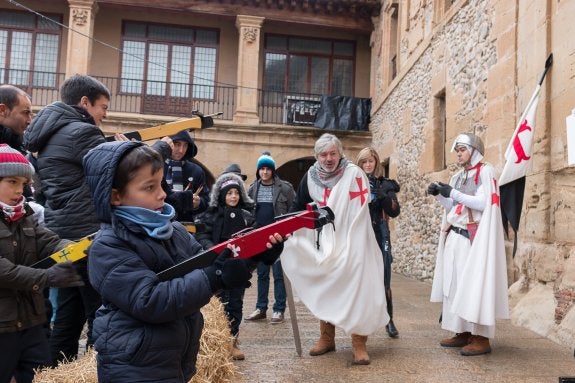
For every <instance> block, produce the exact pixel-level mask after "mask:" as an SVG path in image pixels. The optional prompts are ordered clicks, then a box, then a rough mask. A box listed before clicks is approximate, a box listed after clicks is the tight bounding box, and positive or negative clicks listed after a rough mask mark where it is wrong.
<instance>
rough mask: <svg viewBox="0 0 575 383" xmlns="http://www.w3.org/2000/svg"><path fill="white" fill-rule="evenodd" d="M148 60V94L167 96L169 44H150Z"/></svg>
mask: <svg viewBox="0 0 575 383" xmlns="http://www.w3.org/2000/svg"><path fill="white" fill-rule="evenodd" d="M148 60H149V64H148V77H147V87H146V94H148V95H153V96H165V95H166V79H167V75H168V68H167V67H168V46H167V45H165V44H150V50H149V56H148Z"/></svg>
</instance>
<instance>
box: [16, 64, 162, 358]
mask: <svg viewBox="0 0 575 383" xmlns="http://www.w3.org/2000/svg"><path fill="white" fill-rule="evenodd" d="M60 96H61V98H62V102H60V101H57V102H54V103H52V104H50V105H48V106H46V107H45V108H44V109H42V110H41V111H40V112H39V113H38V116H37V117H36V118H35V119H34V121H33V122H32V123H31V124H30V126H29V127H28V129H27V130H26V132H25V134H24V146H25V147H26V149H28V150H29V151H31V152H36V153H37V163H36V165H37V167H38V173H39V174H40V178H41V182H42V192H43V194H44V196H45V198H46V206H45V208H46V210H45V213H44V214H45V222H46V226H48V228H50V229H51V230H53V231H54V232H56V233H57V234H58V235H59V236H60V237H61V238H65V239H70V240H78V239H80V238H83V237H85V236H87V235H89V234H92V233H94V232H96V231H98V229H99V228H100V222H99V221H98V219H97V217H96V213H95V211H94V207H93V205H92V201H91V197H90V191H89V189H88V186H87V185H86V181H85V174H84V169H83V167H82V158H83V157H84V155H85V154H86V153H87V152H88V151H89V150H90V149H92V148H94V147H96V146H98V145H99V144H101V143H104V142H105V141H106V140H105V138H104V134H103V133H102V131H101V130H100V128H99V126H100V125H101V123H102V120H103V119H104V118H106V113H107V110H108V104H109V102H110V92H109V91H108V89H107V88H106V86H104V84H102V83H101V82H100V81H98V80H96V79H95V78H92V77H90V76H83V75H75V76H72V77H70V78H68V79H67V80H66V81H64V83H63V84H62V87H61V89H60ZM120 136H121V135H120ZM117 138H118V139H124V138H125V137H117ZM158 145H164V148H163V149H164V150H167V151H169V148H166V147H167V146H168V144H167V143H165V142H163V141H159V142H158ZM76 267H77V269H78V271H79V272H80V274H82V275H83V277H84V281H85V284H86V285H85V286H84V287H72V288H64V289H59V290H58V297H57V309H56V318H55V321H54V327H53V331H52V336H51V338H50V352H51V354H52V361H53V363H54V364H56V363H57V362H58V361H61V360H63V359H64V358H66V359H71V358H75V357H76V356H77V355H78V340H79V339H80V335H81V333H82V329H83V327H84V324H85V323H86V321H87V323H88V334H87V335H88V339H87V344H88V345H92V344H93V339H92V322H93V320H94V316H95V312H96V310H97V308H98V307H99V306H100V297H99V296H98V294H97V293H96V292H95V291H94V289H93V288H92V286H91V285H90V283H89V281H88V278H87V272H86V262H85V261H84V262H79V263H77V265H76Z"/></svg>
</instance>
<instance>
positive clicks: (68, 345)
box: [50, 281, 101, 367]
mask: <svg viewBox="0 0 575 383" xmlns="http://www.w3.org/2000/svg"><path fill="white" fill-rule="evenodd" d="M84 283H86V285H85V286H82V287H66V288H61V289H58V298H57V300H56V302H57V305H56V319H55V320H54V326H53V328H52V334H51V336H50V356H51V359H52V366H54V367H56V366H57V365H58V362H59V361H63V360H64V359H67V360H72V359H75V358H77V357H78V341H79V340H80V336H81V335H82V330H83V328H84V324H85V323H86V322H87V323H88V334H87V335H88V341H87V344H86V345H87V346H91V345H93V344H94V339H92V324H93V322H94V318H95V316H96V310H98V308H99V307H100V305H101V300H100V296H99V294H98V293H97V292H96V290H94V288H93V287H92V286H91V285H90V284H89V283H87V282H86V281H85V282H84Z"/></svg>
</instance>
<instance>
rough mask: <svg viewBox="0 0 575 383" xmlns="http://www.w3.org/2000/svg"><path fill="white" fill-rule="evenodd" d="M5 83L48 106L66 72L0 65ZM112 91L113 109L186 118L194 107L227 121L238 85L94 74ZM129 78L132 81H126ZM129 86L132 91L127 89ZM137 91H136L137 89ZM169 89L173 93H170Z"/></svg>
mask: <svg viewBox="0 0 575 383" xmlns="http://www.w3.org/2000/svg"><path fill="white" fill-rule="evenodd" d="M0 75H1V78H2V79H3V83H9V84H13V85H16V86H18V87H19V88H21V89H23V90H24V91H25V92H27V93H28V94H29V95H30V97H32V104H34V105H37V106H41V107H43V106H46V105H48V104H50V103H52V102H54V101H58V100H59V99H60V95H59V88H60V86H61V85H62V82H63V81H64V79H65V74H64V73H48V72H31V71H18V70H12V69H10V70H6V69H2V68H0ZM94 78H96V79H98V80H99V81H101V82H102V83H103V84H104V85H106V87H107V88H108V89H109V90H110V94H111V99H110V105H109V109H108V110H109V111H110V112H121V113H139V114H156V115H163V116H180V117H186V116H191V115H192V110H198V111H200V112H201V113H203V114H214V113H219V112H222V113H223V115H222V116H221V117H220V118H222V119H225V120H231V119H232V118H233V114H234V109H235V98H236V88H235V87H230V86H225V87H224V86H210V85H190V84H183V83H166V82H151V81H139V82H138V81H136V80H124V82H122V79H120V78H117V77H103V76H94ZM126 81H129V83H128V84H126ZM126 88H128V89H129V90H130V92H126V91H125V90H126ZM134 90H136V91H134ZM170 92H171V93H172V94H176V96H174V95H170Z"/></svg>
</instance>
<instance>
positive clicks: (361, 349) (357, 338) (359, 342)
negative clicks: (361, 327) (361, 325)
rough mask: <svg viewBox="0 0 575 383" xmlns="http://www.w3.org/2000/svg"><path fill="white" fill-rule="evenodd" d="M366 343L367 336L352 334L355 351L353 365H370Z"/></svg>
mask: <svg viewBox="0 0 575 383" xmlns="http://www.w3.org/2000/svg"><path fill="white" fill-rule="evenodd" d="M366 343H367V336H365V335H356V334H351V348H352V351H353V362H351V364H359V365H367V364H369V363H370V361H369V355H368V354H367V349H366V346H365V344H366Z"/></svg>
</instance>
